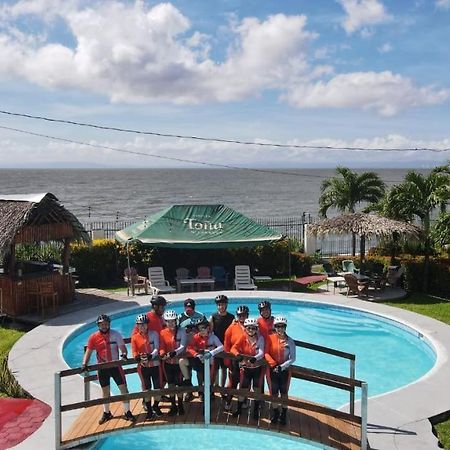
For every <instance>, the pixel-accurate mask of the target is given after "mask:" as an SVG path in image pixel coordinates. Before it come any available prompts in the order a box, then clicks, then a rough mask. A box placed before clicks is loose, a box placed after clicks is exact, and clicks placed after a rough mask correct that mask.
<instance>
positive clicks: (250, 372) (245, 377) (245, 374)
mask: <svg viewBox="0 0 450 450" xmlns="http://www.w3.org/2000/svg"><path fill="white" fill-rule="evenodd" d="M263 376H264V373H263V371H262V367H255V368H252V369H249V368H246V367H242V368H241V381H240V388H241V389H245V388H250V387H252V386H253V389H255V390H256V388H260V387H261V385H262V382H263Z"/></svg>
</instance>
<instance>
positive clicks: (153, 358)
mask: <svg viewBox="0 0 450 450" xmlns="http://www.w3.org/2000/svg"><path fill="white" fill-rule="evenodd" d="M215 303H216V305H217V312H216V313H215V314H213V315H212V316H211V317H210V318H209V319H207V318H206V317H205V315H203V314H202V313H200V312H198V311H196V310H195V307H196V304H195V301H194V300H192V299H187V300H186V301H185V302H184V312H183V313H182V314H179V315H178V314H177V313H176V311H174V310H166V306H167V301H166V299H165V298H164V297H162V296H156V297H154V298H152V300H151V310H150V311H149V312H148V313H147V314H139V315H138V316H137V317H136V321H135V327H134V329H133V331H132V335H131V351H132V356H133V358H135V359H136V361H137V372H138V374H139V377H140V380H141V385H142V390H143V391H151V390H152V389H160V388H162V387H164V386H165V385H166V383H167V386H168V387H169V388H173V387H176V386H183V387H190V386H193V383H192V371H195V372H196V374H197V381H198V384H199V385H203V382H204V379H203V378H204V364H205V363H206V364H210V368H211V370H210V373H211V383H212V384H217V385H219V386H221V387H228V388H234V389H236V388H239V389H241V390H244V391H245V390H250V389H253V391H254V392H260V393H263V392H264V378H266V379H267V384H268V388H269V392H270V395H272V396H273V397H274V398H283V399H285V398H287V396H288V391H289V384H290V378H291V374H290V369H289V368H290V366H291V365H292V364H293V363H294V361H295V358H296V347H295V343H294V341H293V339H292V338H291V337H289V336H288V335H287V333H286V328H287V319H286V317H284V316H275V317H274V316H273V315H272V309H271V304H270V302H269V301H267V300H264V301H261V302H260V303H259V304H258V310H259V317H258V318H253V317H249V313H250V310H249V308H248V306H246V305H240V306H238V307H237V309H236V316H234V315H233V314H231V313H230V312H228V310H227V308H228V298H227V296H226V295H218V296H217V297H216V298H215ZM110 324H111V319H110V318H109V316H107V315H106V314H102V315H100V316H99V317H98V319H97V325H98V331H97V332H95V333H93V334H92V335H91V336H90V337H89V339H88V343H87V347H86V351H85V354H84V357H83V362H82V370H83V371H86V370H87V365H88V363H89V359H90V356H91V354H92V353H93V352H94V351H95V352H96V355H97V362H98V363H106V362H112V361H117V360H119V359H120V358H122V359H127V358H128V351H127V347H126V345H125V343H124V340H123V337H122V336H121V334H120V333H119V332H118V331H116V330H113V329H111V327H110ZM222 352H225V353H228V354H231V355H233V356H232V357H229V358H226V357H223V355H220V356H218V355H219V354H221V353H222ZM225 356H226V355H225ZM111 378H112V379H113V380H114V381H115V382H116V384H117V386H118V388H119V390H120V392H121V394H126V393H128V389H127V384H126V378H125V374H124V371H123V369H122V366H114V367H111V368H105V369H103V368H102V369H100V370H98V380H99V383H100V386H101V388H102V394H103V398H109V397H110V380H111ZM204 395H207V394H205V393H204V392H199V396H200V399H201V400H203V397H204ZM151 398H152V396H150V395H149V397H148V398H144V399H143V405H144V408H145V410H146V418H147V419H149V420H150V419H154V418H156V417H160V416H162V415H163V412H162V410H161V408H160V401H161V398H159V397H157V396H153V402H152V401H151ZM223 398H224V401H225V405H224V409H225V410H226V411H230V412H231V414H232V415H233V416H234V417H238V416H239V415H240V414H241V412H242V409H243V408H245V407H248V405H247V402H246V399H245V396H242V397H238V401H237V406H236V408H235V410H234V411H231V401H232V396H231V395H229V394H224V395H223ZM169 400H170V405H171V406H170V409H169V411H168V412H167V415H168V416H175V415H177V414H178V415H183V414H184V402H186V401H190V400H192V394H190V393H187V394H184V395H183V394H178V395H172V396H170V397H169ZM211 400H214V396H211ZM103 406H104V412H103V415H102V417H101V418H100V420H99V424H103V423H105V422H107V421H108V420H110V419H112V417H113V416H112V414H111V412H110V407H109V403H105V404H104V405H103ZM123 407H124V418H125V419H126V420H129V421H131V422H135V421H136V417H135V416H134V415H133V414H132V412H131V411H130V403H129V401H124V402H123ZM259 414H260V402H259V401H258V400H255V401H254V405H253V418H254V419H256V420H257V419H258V418H259ZM286 420H287V408H286V406H284V405H281V404H279V405H278V406H277V407H274V408H273V410H272V413H271V422H272V423H274V424H275V423H279V424H281V425H286Z"/></svg>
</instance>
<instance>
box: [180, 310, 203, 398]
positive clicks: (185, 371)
mask: <svg viewBox="0 0 450 450" xmlns="http://www.w3.org/2000/svg"><path fill="white" fill-rule="evenodd" d="M200 322H203V319H196V318H192V319H190V323H186V324H185V330H186V347H187V346H188V345H189V344H190V343H191V341H192V338H193V337H194V335H195V334H196V333H198V328H197V325H198V324H199V323H200ZM192 360H193V358H192V357H191V356H189V354H188V353H186V354H185V355H184V356H182V357H181V358H180V359H179V360H178V364H179V365H180V369H181V373H182V375H183V381H182V384H183V386H191V387H192ZM193 398H194V395H193V394H192V393H190V392H188V393H186V394H185V395H184V400H185V401H186V402H190V401H191V400H192V399H193Z"/></svg>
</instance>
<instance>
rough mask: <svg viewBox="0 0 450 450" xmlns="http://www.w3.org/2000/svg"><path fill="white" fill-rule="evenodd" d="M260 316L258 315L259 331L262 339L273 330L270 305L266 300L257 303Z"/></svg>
mask: <svg viewBox="0 0 450 450" xmlns="http://www.w3.org/2000/svg"><path fill="white" fill-rule="evenodd" d="M258 310H259V314H260V317H258V328H259V332H260V334H261V335H262V337H263V338H264V339H267V337H268V336H269V334H272V333H273V332H274V329H273V319H274V317H273V316H272V305H271V303H270V302H269V301H268V300H263V301H262V302H260V303H258Z"/></svg>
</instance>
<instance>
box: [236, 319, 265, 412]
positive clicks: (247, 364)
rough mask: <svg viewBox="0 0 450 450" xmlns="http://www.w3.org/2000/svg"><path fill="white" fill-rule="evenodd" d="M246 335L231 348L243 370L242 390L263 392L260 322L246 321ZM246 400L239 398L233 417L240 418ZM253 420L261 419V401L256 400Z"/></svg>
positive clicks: (262, 347)
mask: <svg viewBox="0 0 450 450" xmlns="http://www.w3.org/2000/svg"><path fill="white" fill-rule="evenodd" d="M244 327H245V334H244V335H243V336H241V337H240V339H239V340H238V341H237V342H236V343H235V344H234V345H233V347H231V353H233V354H234V355H236V357H237V360H238V361H239V365H240V370H241V386H240V388H241V389H249V390H250V389H251V388H252V387H253V391H254V392H260V391H261V385H262V382H263V377H264V372H263V370H262V365H261V362H262V361H263V358H264V338H263V336H262V335H260V334H259V333H258V321H257V320H256V319H254V318H248V319H245V322H244ZM243 403H244V398H243V397H239V398H238V404H237V409H236V411H235V412H234V413H233V417H237V416H239V414H241V410H242V404H243ZM253 418H254V419H255V420H258V419H259V400H255V402H254V407H253Z"/></svg>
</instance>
